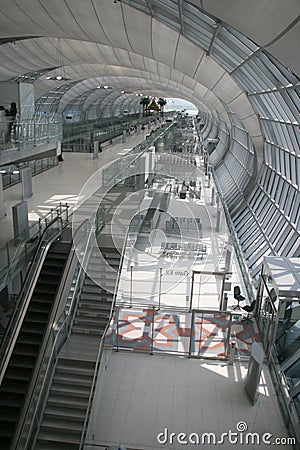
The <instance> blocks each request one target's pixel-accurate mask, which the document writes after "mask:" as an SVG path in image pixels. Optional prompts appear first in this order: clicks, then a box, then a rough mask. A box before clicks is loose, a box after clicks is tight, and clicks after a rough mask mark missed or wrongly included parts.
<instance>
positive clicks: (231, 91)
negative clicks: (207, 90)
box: [213, 73, 243, 103]
mask: <svg viewBox="0 0 300 450" xmlns="http://www.w3.org/2000/svg"><path fill="white" fill-rule="evenodd" d="M213 92H214V93H215V94H216V96H217V97H219V98H220V99H221V100H223V101H224V102H226V103H228V102H230V101H232V100H233V99H234V98H236V97H238V96H239V95H240V94H241V93H242V92H243V91H242V90H241V89H240V88H239V87H238V85H237V84H236V82H235V81H234V80H233V78H232V77H231V76H230V75H229V73H225V74H224V75H223V76H222V78H221V79H220V80H219V81H218V82H217V84H216V85H215V86H214V88H213Z"/></svg>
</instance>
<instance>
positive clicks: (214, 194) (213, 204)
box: [211, 186, 216, 206]
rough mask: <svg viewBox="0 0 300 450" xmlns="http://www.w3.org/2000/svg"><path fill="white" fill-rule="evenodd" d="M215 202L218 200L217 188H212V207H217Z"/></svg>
mask: <svg viewBox="0 0 300 450" xmlns="http://www.w3.org/2000/svg"><path fill="white" fill-rule="evenodd" d="M215 200H216V190H215V187H214V186H212V188H211V205H212V206H215Z"/></svg>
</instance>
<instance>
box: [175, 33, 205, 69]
mask: <svg viewBox="0 0 300 450" xmlns="http://www.w3.org/2000/svg"><path fill="white" fill-rule="evenodd" d="M202 55H203V51H201V50H200V49H199V47H196V45H194V44H192V43H191V42H190V41H188V40H187V39H186V38H185V37H183V36H180V38H179V41H178V46H177V51H176V55H175V62H174V66H175V69H177V70H179V71H181V72H184V73H186V74H187V75H189V76H191V77H193V76H194V73H195V70H196V68H197V66H198V64H199V61H200V59H201V57H202Z"/></svg>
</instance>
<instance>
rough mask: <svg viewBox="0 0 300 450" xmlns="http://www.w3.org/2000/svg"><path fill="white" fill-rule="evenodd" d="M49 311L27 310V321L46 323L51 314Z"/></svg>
mask: <svg viewBox="0 0 300 450" xmlns="http://www.w3.org/2000/svg"><path fill="white" fill-rule="evenodd" d="M49 311H50V308H49V310H48V311H38V312H36V311H27V314H26V316H25V323H26V322H33V323H43V324H44V323H46V322H47V319H48V316H49Z"/></svg>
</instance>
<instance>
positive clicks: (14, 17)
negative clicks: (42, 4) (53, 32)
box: [0, 0, 62, 37]
mask: <svg viewBox="0 0 300 450" xmlns="http://www.w3.org/2000/svg"><path fill="white" fill-rule="evenodd" d="M24 3H26V1H25V2H24ZM31 3H34V4H35V3H36V2H35V1H33V2H31ZM20 5H22V2H20ZM32 9H33V13H31V12H30V13H28V10H26V7H25V11H24V8H23V7H22V6H19V5H18V4H17V2H10V1H7V0H1V1H0V11H1V16H0V18H1V37H3V36H35V35H37V36H41V35H42V36H43V35H44V33H45V29H44V28H43V27H42V25H41V24H39V23H38V21H37V20H38V18H37V17H36V16H35V8H34V7H32ZM2 24H3V29H2ZM8 25H9V27H10V30H9V31H8V30H7V33H5V30H6V29H7V27H8ZM61 31H62V30H61Z"/></svg>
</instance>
